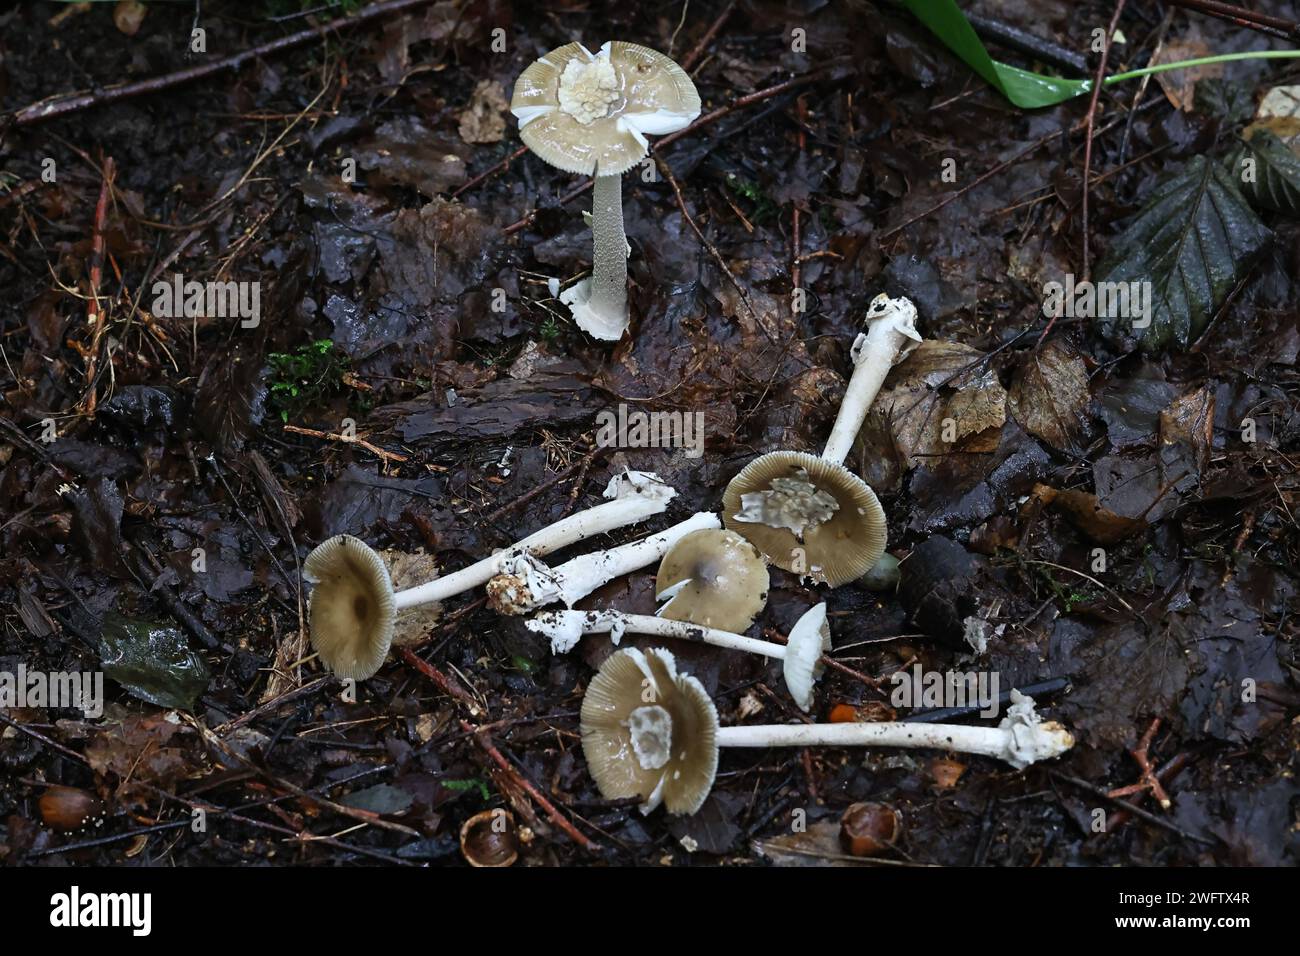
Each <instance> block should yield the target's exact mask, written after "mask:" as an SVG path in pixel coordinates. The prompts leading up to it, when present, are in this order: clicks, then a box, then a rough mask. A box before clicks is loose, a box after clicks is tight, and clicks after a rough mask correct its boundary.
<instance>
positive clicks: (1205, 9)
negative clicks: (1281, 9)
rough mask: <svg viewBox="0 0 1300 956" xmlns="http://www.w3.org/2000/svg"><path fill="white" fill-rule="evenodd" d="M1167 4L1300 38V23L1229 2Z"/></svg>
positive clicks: (1172, 0)
mask: <svg viewBox="0 0 1300 956" xmlns="http://www.w3.org/2000/svg"><path fill="white" fill-rule="evenodd" d="M1169 5H1170V6H1171V7H1182V8H1183V9H1184V10H1195V11H1196V12H1197V13H1205V14H1208V15H1210V16H1212V17H1218V18H1219V19H1221V20H1227V21H1228V22H1229V23H1235V24H1237V25H1238V26H1242V27H1246V28H1248V29H1251V30H1258V31H1259V32H1260V33H1267V34H1268V35H1269V36H1275V37H1281V38H1282V39H1284V40H1297V39H1300V24H1297V23H1295V22H1294V21H1292V20H1288V19H1286V18H1285V17H1274V16H1270V15H1268V14H1267V13H1259V12H1257V11H1255V10H1247V9H1246V8H1245V7H1236V6H1233V5H1232V4H1230V3H1219V2H1218V0H1169Z"/></svg>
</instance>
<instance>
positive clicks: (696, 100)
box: [510, 41, 700, 341]
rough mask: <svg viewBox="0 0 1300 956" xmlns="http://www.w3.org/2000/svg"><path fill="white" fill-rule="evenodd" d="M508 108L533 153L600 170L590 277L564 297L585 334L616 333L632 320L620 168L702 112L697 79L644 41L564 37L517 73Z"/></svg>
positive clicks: (570, 166) (576, 168)
mask: <svg viewBox="0 0 1300 956" xmlns="http://www.w3.org/2000/svg"><path fill="white" fill-rule="evenodd" d="M510 111H511V112H512V113H514V114H515V117H516V118H517V119H518V120H519V137H520V139H522V140H523V141H524V145H526V146H527V147H528V148H529V149H531V150H532V151H533V152H534V153H535V154H536V155H537V156H539V157H540V158H541V159H543V160H545V161H546V162H548V163H550V164H551V165H552V166H556V167H558V168H560V169H563V170H565V171H566V172H571V173H585V174H587V175H591V176H595V186H594V188H593V190H592V205H591V232H592V238H593V247H594V253H593V256H592V274H591V278H589V279H584V280H582V281H581V282H579V283H578V284H576V285H574V286H572V287H570V288H568V289H565V290H564V292H562V293H561V294H560V301H561V302H563V303H564V304H565V305H567V306H568V307H569V310H570V311H571V312H572V313H573V318H574V321H576V322H577V323H578V327H579V328H580V329H582V330H583V331H584V332H586V333H588V334H589V335H591V336H592V337H593V338H597V339H603V340H605V341H616V340H618V339H619V338H621V337H622V336H623V333H624V331H626V330H627V326H628V310H627V259H628V256H629V255H630V254H631V247H630V246H629V245H628V243H627V237H626V234H625V233H624V230H623V173H625V172H627V171H628V170H629V169H631V168H632V167H633V166H635V165H636V164H637V163H639V162H641V161H642V160H643V159H644V158H645V157H646V154H647V151H648V150H649V147H650V144H649V141H648V140H647V139H646V137H647V136H662V135H664V134H665V133H672V132H676V131H677V130H679V129H683V128H685V127H686V126H688V125H690V123H691V122H692V121H693V120H694V119H695V118H696V117H697V116H699V115H700V96H699V93H697V92H696V90H695V84H694V83H692V82H691V78H690V76H688V75H687V73H686V71H685V70H683V69H682V68H681V67H680V66H678V65H677V64H676V63H674V62H673V61H672V60H670V59H669V58H668V57H666V56H664V55H663V54H662V53H659V52H657V51H655V50H651V49H649V48H648V47H644V46H638V45H637V44H635V43H623V42H619V41H614V42H609V43H606V44H605V45H604V46H602V47H601V48H600V51H599V52H598V53H592V52H591V51H590V50H588V49H587V48H586V47H584V46H583V45H582V44H581V43H568V44H565V45H564V46H562V47H559V48H558V49H555V50H552V51H551V52H549V53H547V54H546V55H545V56H544V57H542V58H541V59H539V60H537V61H536V62H535V63H533V64H532V65H530V66H529V67H528V68H527V69H526V70H524V72H523V73H521V74H520V76H519V79H518V81H516V83H515V90H514V96H513V97H512V99H511V101H510Z"/></svg>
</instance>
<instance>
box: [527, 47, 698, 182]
mask: <svg viewBox="0 0 1300 956" xmlns="http://www.w3.org/2000/svg"><path fill="white" fill-rule="evenodd" d="M605 63H607V64H608V67H609V72H608V73H607V75H606V76H605V77H604V78H603V79H604V82H603V84H600V83H597V84H596V85H595V88H594V89H593V90H592V91H591V92H590V97H595V99H590V98H589V99H588V100H587V101H586V104H585V105H586V107H587V108H588V109H590V110H591V112H592V113H595V114H599V115H596V116H595V117H594V118H592V116H590V115H588V113H587V112H585V111H584V110H575V109H574V108H573V107H572V106H571V105H566V104H567V100H566V98H565V97H564V96H562V94H563V93H565V92H566V90H565V87H566V86H567V85H569V84H570V83H571V82H572V81H573V76H574V75H575V74H577V75H579V76H581V71H582V69H584V68H586V67H589V66H591V65H592V64H596V65H597V66H602V65H603V64H605ZM700 105H701V104H700V96H699V93H698V92H697V91H696V89H695V84H694V83H693V82H691V78H690V77H689V76H688V75H687V74H686V71H685V70H683V69H682V68H681V67H680V66H678V65H677V64H676V63H674V62H673V61H672V60H671V59H669V58H668V57H666V56H664V55H663V54H662V53H659V52H658V51H657V50H652V49H650V48H649V47H644V46H640V45H638V44H635V43H623V42H621V41H613V42H609V43H606V44H605V45H604V46H602V47H601V48H600V52H599V53H596V54H593V53H591V52H590V51H589V50H587V48H586V47H584V46H583V45H582V44H581V43H567V44H565V45H564V46H562V47H558V48H557V49H554V50H552V51H550V52H549V53H547V54H546V55H545V56H543V57H541V58H539V59H538V60H536V61H534V62H533V63H532V64H530V65H529V66H528V68H527V69H525V70H524V71H523V73H521V74H520V75H519V79H518V80H516V81H515V89H514V94H513V96H512V97H511V100H510V109H511V112H513V113H514V114H515V116H516V117H517V118H518V120H519V135H520V138H521V139H522V140H523V141H524V144H525V145H526V146H527V147H528V148H529V149H531V150H532V151H533V152H534V153H536V154H537V155H538V156H539V157H540V158H542V159H543V160H545V161H546V162H548V163H550V164H551V165H552V166H556V167H558V168H560V169H563V170H565V171H566V172H570V173H581V174H585V175H601V176H613V175H619V174H622V173H624V172H627V170H629V169H631V168H632V167H633V166H635V165H636V164H637V163H639V162H640V161H641V160H642V159H644V158H645V156H646V153H647V151H648V148H649V143H648V141H647V140H646V137H647V136H660V135H663V134H665V133H671V132H675V131H676V130H679V129H682V128H683V127H685V126H688V125H689V124H690V123H691V122H692V121H693V120H694V119H695V118H696V117H697V116H699V114H700Z"/></svg>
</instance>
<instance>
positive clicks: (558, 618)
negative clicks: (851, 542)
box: [526, 604, 829, 710]
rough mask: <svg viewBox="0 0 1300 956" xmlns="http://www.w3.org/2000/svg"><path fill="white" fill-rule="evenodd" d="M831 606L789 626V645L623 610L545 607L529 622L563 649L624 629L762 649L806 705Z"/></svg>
mask: <svg viewBox="0 0 1300 956" xmlns="http://www.w3.org/2000/svg"><path fill="white" fill-rule="evenodd" d="M825 624H826V605H825V604H819V605H817V606H816V607H814V608H812V609H811V610H809V611H807V612H806V613H805V614H804V615H803V617H801V618H800V619H799V621H798V623H796V624H795V626H794V627H793V628H792V629H791V630H790V637H789V640H788V642H787V643H785V644H776V643H774V642H772V641H760V640H757V639H755V638H752V637H745V636H744V635H743V634H733V633H731V632H730V631H720V630H718V629H717V628H715V627H702V626H700V625H699V624H692V623H691V622H690V621H669V620H665V619H664V618H661V617H652V616H651V615H648V614H624V613H622V612H621V611H543V612H542V613H541V614H539V615H537V616H536V617H535V618H533V619H532V620H531V621H528V622H527V624H526V626H527V628H528V629H529V630H530V631H535V632H537V633H539V634H542V635H545V636H546V637H548V638H549V639H550V641H551V653H553V654H563V653H565V652H567V651H569V650H572V649H573V646H574V645H575V644H577V643H578V638H580V637H581V636H582V635H583V634H608V635H609V636H610V639H611V640H612V641H613V642H614V643H615V644H618V643H619V642H620V641H621V640H622V639H623V635H624V634H648V635H651V636H654V637H675V638H679V639H680V640H684V641H697V642H699V643H701V644H712V645H713V646H714V647H725V648H727V649H729V650H733V651H745V652H747V653H750V654H761V655H763V656H764V657H771V658H775V659H776V660H779V661H784V662H785V682H786V686H787V687H788V688H789V690H790V696H791V697H793V698H794V699H795V703H797V704H798V705H799V707H800V708H801V709H803V710H807V709H808V708H809V707H811V706H812V698H813V683H814V681H815V680H816V675H817V674H818V673H820V668H819V667H818V663H819V662H820V661H821V656H822V651H823V650H824V649H829V647H828V641H827V638H828V637H829V632H828V631H825V630H824V625H825Z"/></svg>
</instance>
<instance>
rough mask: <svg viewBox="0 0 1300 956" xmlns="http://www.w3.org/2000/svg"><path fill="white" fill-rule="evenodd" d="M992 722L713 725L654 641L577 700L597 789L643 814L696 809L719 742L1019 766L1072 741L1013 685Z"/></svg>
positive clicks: (600, 675)
mask: <svg viewBox="0 0 1300 956" xmlns="http://www.w3.org/2000/svg"><path fill="white" fill-rule="evenodd" d="M1011 701H1012V703H1011V706H1010V707H1009V708H1007V713H1006V716H1005V717H1004V718H1003V720H1002V722H1001V723H1000V724H999V725H998V726H997V727H968V726H965V725H962V724H915V723H901V722H897V721H889V722H882V723H868V724H859V723H846V724H767V725H753V726H742V727H719V726H718V712H717V709H716V708H715V707H714V706H713V701H711V700H710V699H709V695H708V693H706V692H705V690H704V686H703V685H702V684H700V682H699V681H698V680H696V679H695V678H694V677H692V676H690V675H689V674H679V673H678V672H677V666H676V662H675V661H674V660H673V655H672V654H670V653H669V652H668V651H665V650H663V649H662V648H653V649H651V650H649V651H646V652H645V653H644V654H643V653H642V652H640V651H638V650H635V649H633V648H627V649H625V650H621V651H616V652H615V653H614V654H612V655H610V657H609V658H608V659H607V660H606V661H605V663H604V664H602V665H601V667H600V670H599V671H597V673H596V676H595V677H593V678H592V680H591V684H590V685H589V686H588V688H587V693H586V695H585V696H584V697H583V700H582V712H581V731H582V751H583V754H584V755H585V756H586V758H587V766H588V767H589V768H590V769H591V774H592V777H593V778H594V779H595V781H596V786H597V787H598V788H599V789H600V792H601V794H602V795H603V796H604V797H605V798H606V799H610V800H619V799H627V798H630V797H639V798H641V800H642V803H641V812H642V813H650V812H651V811H652V810H654V809H655V807H657V806H659V804H660V803H662V804H664V806H665V807H667V809H668V812H669V813H677V814H685V813H694V812H695V811H696V810H698V809H699V808H700V805H701V804H703V803H704V800H705V798H706V797H707V796H708V794H709V790H710V788H711V787H712V786H713V778H714V776H715V775H716V773H717V769H718V748H720V747H818V746H822V747H933V748H936V749H941V750H948V751H956V752H958V753H970V754H980V755H982V756H986V757H996V758H997V759H999V760H1003V761H1005V762H1006V763H1009V764H1010V765H1011V766H1013V767H1015V768H1016V769H1017V770H1019V769H1022V768H1024V767H1027V766H1029V765H1030V764H1032V763H1035V762H1036V761H1039V760H1046V759H1048V758H1051V757H1057V756H1060V755H1061V754H1063V753H1064V752H1065V751H1067V750H1069V749H1070V748H1071V747H1072V746H1074V738H1073V737H1072V736H1071V735H1070V733H1069V731H1067V730H1066V729H1065V728H1064V727H1062V726H1061V725H1060V724H1058V723H1056V722H1055V721H1047V722H1044V721H1043V720H1042V718H1041V717H1039V716H1038V714H1036V713H1035V712H1034V701H1033V698H1030V697H1026V696H1025V695H1023V694H1020V693H1019V692H1017V691H1012V694H1011Z"/></svg>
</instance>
